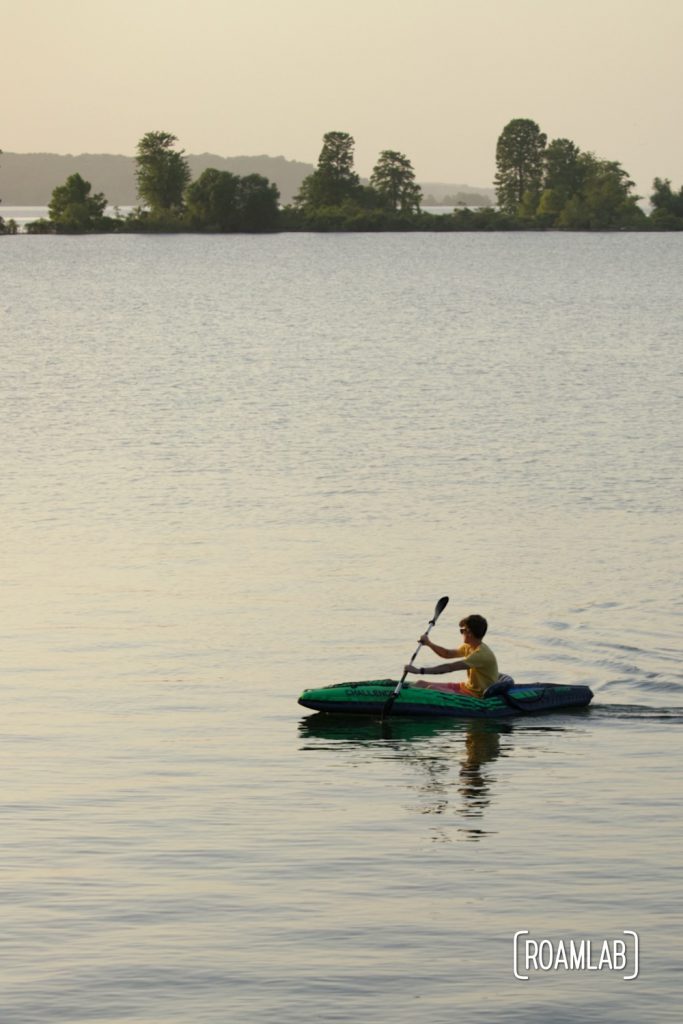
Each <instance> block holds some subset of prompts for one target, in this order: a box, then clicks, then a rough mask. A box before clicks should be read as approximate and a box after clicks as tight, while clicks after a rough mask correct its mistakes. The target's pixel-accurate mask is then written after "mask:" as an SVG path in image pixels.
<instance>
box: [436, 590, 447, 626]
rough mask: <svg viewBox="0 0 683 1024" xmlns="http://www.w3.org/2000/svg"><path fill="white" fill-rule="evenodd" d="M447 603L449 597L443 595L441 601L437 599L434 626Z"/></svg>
mask: <svg viewBox="0 0 683 1024" xmlns="http://www.w3.org/2000/svg"><path fill="white" fill-rule="evenodd" d="M447 604H448V598H447V597H442V598H441V599H440V600H439V601H437V603H436V608H435V609H434V618H433V619H432V626H434V625H435V624H436V620H437V619H438V617H439V615H441V612H442V611H443V610H444V608H445V607H446V605H447Z"/></svg>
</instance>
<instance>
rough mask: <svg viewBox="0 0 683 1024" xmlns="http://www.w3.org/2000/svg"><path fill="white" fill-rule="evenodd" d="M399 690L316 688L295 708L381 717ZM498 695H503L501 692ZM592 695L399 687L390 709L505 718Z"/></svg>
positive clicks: (557, 689)
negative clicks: (484, 694)
mask: <svg viewBox="0 0 683 1024" xmlns="http://www.w3.org/2000/svg"><path fill="white" fill-rule="evenodd" d="M397 685H398V681H397V680H395V679H375V680H371V681H368V682H359V683H336V684H334V685H333V686H323V687H321V688H320V689H311V690H304V692H303V693H302V694H301V696H300V697H299V704H301V705H302V706H303V707H305V708H310V709H311V710H312V711H323V712H328V713H330V714H336V715H375V716H376V715H381V714H382V709H383V708H384V706H385V703H386V701H387V699H388V698H389V696H390V695H391V694H392V693H393V691H394V689H395V688H396V686H397ZM501 691H502V692H501ZM592 699H593V693H592V691H591V689H590V688H589V687H588V686H564V685H562V684H560V683H531V684H529V685H528V686H518V685H512V686H507V687H500V688H499V692H497V693H496V694H495V696H491V697H483V698H481V699H480V698H478V697H468V696H464V695H463V694H459V693H444V692H443V691H441V690H426V689H423V688H422V687H418V686H410V684H408V683H404V685H403V688H402V690H401V692H400V693H399V695H398V697H397V698H396V700H395V701H394V702H393V704H392V706H391V715H392V716H397V715H401V716H404V717H405V716H416V715H420V716H425V715H428V716H431V717H448V718H509V717H511V716H513V715H528V714H535V713H537V712H540V711H558V710H561V709H562V708H571V707H575V708H576V707H578V708H583V707H586V706H587V705H588V704H590V702H591V700H592Z"/></svg>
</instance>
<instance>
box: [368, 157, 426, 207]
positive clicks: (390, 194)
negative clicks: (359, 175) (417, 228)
mask: <svg viewBox="0 0 683 1024" xmlns="http://www.w3.org/2000/svg"><path fill="white" fill-rule="evenodd" d="M370 184H371V185H372V187H373V188H374V189H375V190H376V191H377V193H378V194H379V195H380V197H381V198H382V200H383V202H384V203H385V204H386V205H387V206H388V207H389V208H390V209H392V210H400V211H401V212H402V213H415V212H417V211H418V210H419V209H420V203H421V201H422V189H421V188H420V186H419V185H418V184H417V182H416V181H415V171H414V170H413V165H412V164H411V162H410V160H409V159H408V157H407V156H404V154H403V153H397V152H396V151H395V150H393V149H385V150H383V151H382V153H380V156H379V160H378V161H377V163H376V164H375V167H374V169H373V172H372V175H371V177H370Z"/></svg>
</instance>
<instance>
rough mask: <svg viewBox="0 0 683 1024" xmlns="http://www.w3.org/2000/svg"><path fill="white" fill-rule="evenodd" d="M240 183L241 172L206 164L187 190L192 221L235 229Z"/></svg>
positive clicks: (209, 227) (205, 226) (214, 228)
mask: <svg viewBox="0 0 683 1024" xmlns="http://www.w3.org/2000/svg"><path fill="white" fill-rule="evenodd" d="M239 184H240V179H239V177H238V175H236V174H231V173H230V171H218V170H216V168H215V167H207V169H206V170H205V171H204V172H203V173H202V174H201V175H200V176H199V177H198V178H197V180H196V181H193V182H192V184H191V185H189V186H188V188H187V191H186V193H185V200H186V204H187V213H188V217H189V221H190V224H191V225H192V226H193V227H197V228H203V229H206V230H209V231H234V230H236V228H237V223H238V210H237V193H238V189H239Z"/></svg>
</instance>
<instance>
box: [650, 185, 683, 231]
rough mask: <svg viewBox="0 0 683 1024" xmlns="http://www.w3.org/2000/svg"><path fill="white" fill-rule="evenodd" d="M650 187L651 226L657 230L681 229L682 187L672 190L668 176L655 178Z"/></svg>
mask: <svg viewBox="0 0 683 1024" xmlns="http://www.w3.org/2000/svg"><path fill="white" fill-rule="evenodd" d="M652 188H653V190H654V191H653V193H652V195H651V196H650V202H651V203H652V206H653V210H652V214H651V216H650V221H651V223H652V226H653V227H654V228H656V229H657V230H658V231H683V187H681V188H680V189H679V190H678V192H674V191H673V189H672V188H671V181H670V180H669V179H668V178H665V179H664V180H662V179H661V178H655V180H654V182H653V185H652Z"/></svg>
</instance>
